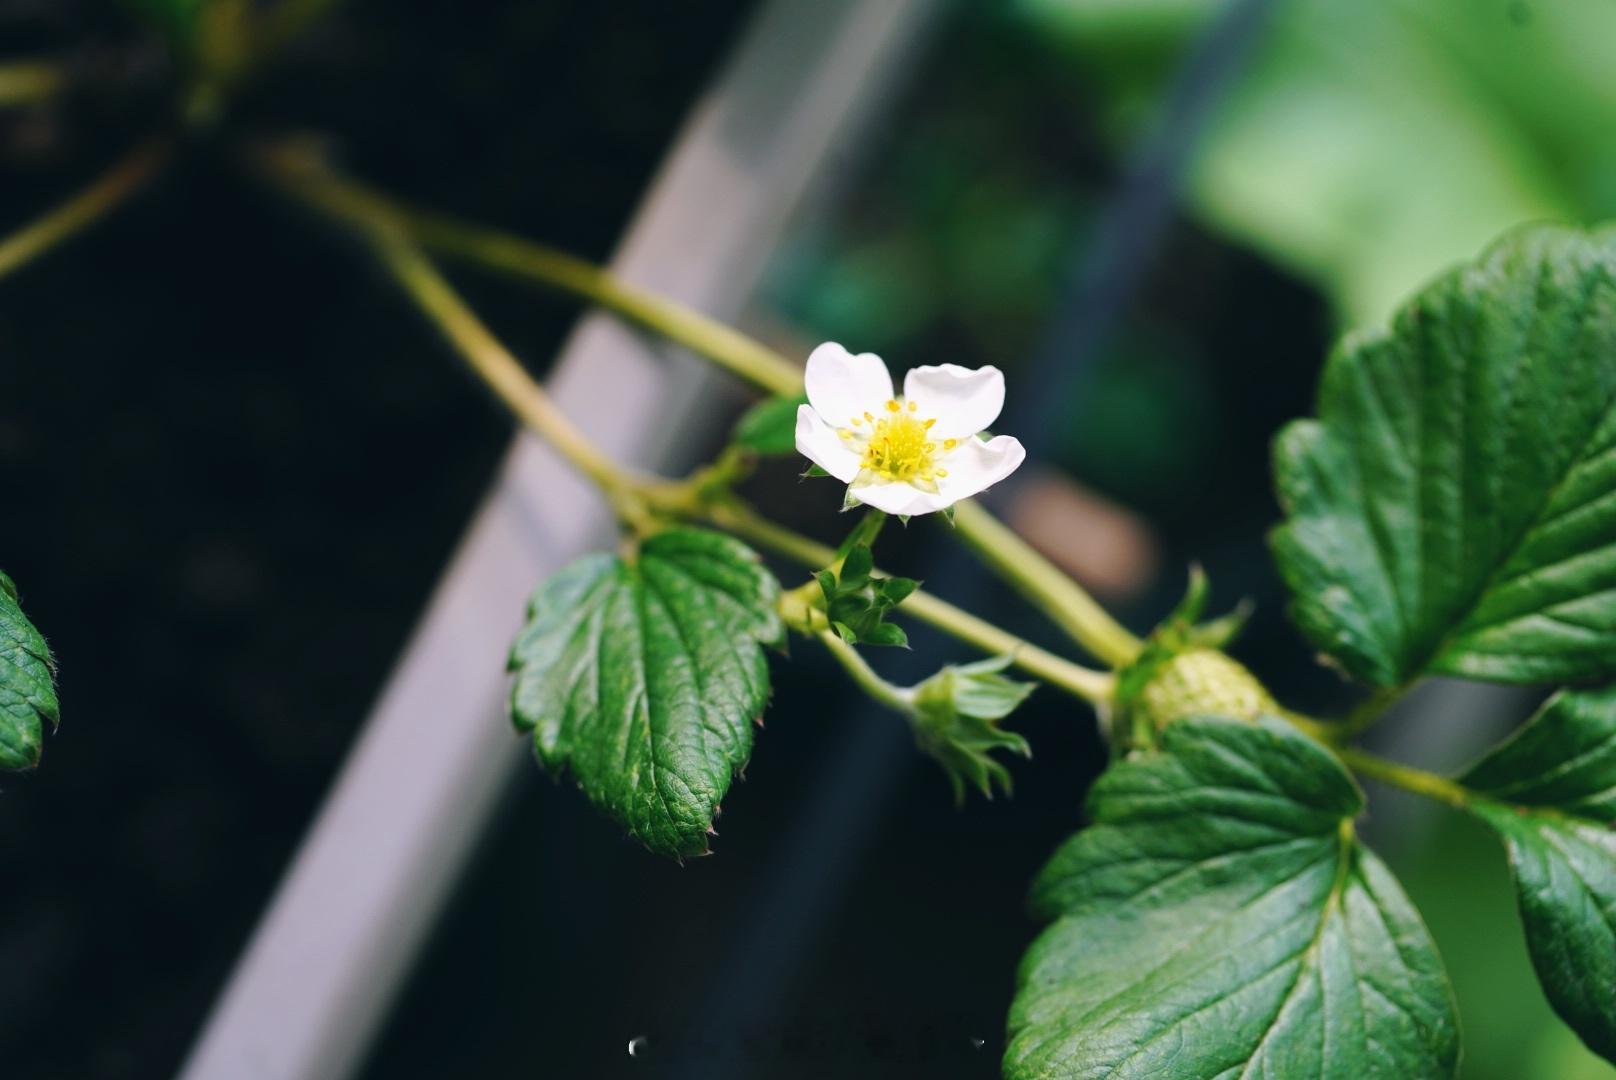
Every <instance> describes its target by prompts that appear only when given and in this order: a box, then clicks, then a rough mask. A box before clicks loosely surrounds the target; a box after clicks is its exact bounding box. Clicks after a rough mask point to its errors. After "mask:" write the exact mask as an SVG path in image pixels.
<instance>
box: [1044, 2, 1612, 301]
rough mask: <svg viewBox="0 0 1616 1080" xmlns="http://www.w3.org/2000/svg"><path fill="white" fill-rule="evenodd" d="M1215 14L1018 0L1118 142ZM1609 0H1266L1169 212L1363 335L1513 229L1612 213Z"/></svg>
mask: <svg viewBox="0 0 1616 1080" xmlns="http://www.w3.org/2000/svg"><path fill="white" fill-rule="evenodd" d="M1227 7H1228V5H1227V4H1226V3H1223V2H1221V0H1024V2H1023V3H1020V4H1018V5H1016V8H1017V11H1018V12H1021V13H1023V14H1024V15H1032V16H1034V17H1037V18H1039V19H1040V21H1041V24H1042V25H1043V26H1044V27H1045V28H1047V29H1048V30H1049V31H1051V32H1052V34H1051V36H1052V37H1058V39H1060V40H1064V41H1066V42H1069V43H1070V44H1071V45H1072V46H1073V47H1075V48H1076V49H1077V50H1079V51H1080V52H1081V53H1082V54H1083V55H1082V56H1081V57H1078V58H1076V59H1075V60H1073V61H1071V62H1072V63H1074V65H1075V66H1080V67H1081V70H1083V72H1084V74H1085V76H1086V78H1085V80H1084V87H1083V89H1084V93H1083V95H1082V96H1081V98H1080V99H1078V103H1077V104H1078V107H1080V108H1081V109H1082V111H1083V115H1085V116H1093V115H1094V114H1095V112H1096V110H1098V111H1099V113H1100V115H1101V117H1102V118H1104V117H1106V116H1109V118H1110V120H1111V121H1112V123H1111V125H1110V126H1111V127H1112V128H1113V130H1114V132H1115V134H1116V136H1117V140H1116V141H1117V145H1119V146H1126V145H1130V144H1131V143H1132V138H1130V137H1128V136H1129V134H1130V133H1132V132H1137V131H1140V130H1142V129H1143V128H1144V127H1146V126H1148V125H1149V123H1150V122H1151V121H1152V119H1153V118H1155V117H1157V116H1159V115H1160V111H1161V110H1160V107H1159V103H1160V102H1161V100H1162V96H1163V95H1164V94H1165V93H1166V92H1167V90H1168V88H1169V86H1170V85H1171V77H1172V76H1173V74H1174V73H1176V72H1178V71H1180V70H1182V68H1183V65H1184V62H1185V60H1186V56H1187V53H1188V51H1189V50H1191V49H1193V48H1194V46H1195V44H1196V43H1197V42H1198V41H1200V40H1202V38H1203V35H1204V33H1205V32H1206V31H1207V29H1208V27H1209V26H1210V25H1211V23H1212V21H1213V20H1215V19H1217V18H1218V17H1220V15H1221V14H1222V13H1224V12H1225V11H1226V10H1227ZM1613 38H1616V5H1612V4H1599V3H1594V4H1588V3H1578V2H1575V0H1570V2H1549V3H1529V2H1525V0H1523V2H1521V3H1508V2H1504V0H1500V2H1498V3H1495V4H1489V5H1485V6H1484V7H1478V6H1477V5H1473V4H1455V3H1453V2H1452V0H1398V2H1396V3H1371V4H1353V3H1341V2H1335V0H1301V2H1298V3H1287V4H1280V5H1276V6H1275V7H1274V8H1273V9H1272V11H1271V13H1270V14H1269V16H1268V17H1267V18H1265V19H1264V24H1263V32H1262V33H1261V34H1260V35H1258V39H1257V41H1256V42H1255V46H1254V48H1253V49H1252V51H1251V54H1250V55H1249V57H1248V58H1247V59H1246V61H1245V62H1243V63H1242V64H1241V65H1240V71H1239V72H1238V73H1237V74H1236V75H1235V76H1234V78H1233V79H1232V80H1231V83H1230V84H1229V87H1228V91H1227V92H1226V93H1222V94H1220V95H1218V97H1219V100H1218V102H1217V103H1216V104H1215V105H1214V106H1213V108H1212V110H1211V115H1210V116H1209V117H1208V123H1207V124H1206V127H1205V130H1204V131H1203V132H1202V134H1201V136H1200V139H1199V140H1198V148H1197V152H1196V154H1195V155H1194V159H1193V161H1192V162H1191V163H1190V167H1189V170H1188V174H1187V175H1186V176H1185V178H1184V179H1185V184H1184V188H1185V197H1186V203H1187V204H1188V205H1187V209H1188V211H1189V212H1190V213H1192V214H1194V215H1195V216H1196V217H1197V218H1198V220H1199V221H1200V222H1201V223H1202V224H1203V225H1205V226H1206V227H1208V228H1210V229H1212V230H1213V231H1215V232H1218V233H1220V234H1222V235H1224V236H1226V237H1229V238H1232V239H1233V240H1234V241H1235V242H1236V243H1237V245H1238V246H1240V247H1242V248H1246V249H1250V250H1255V251H1258V252H1261V253H1262V254H1263V255H1264V256H1266V257H1267V258H1269V259H1270V260H1272V261H1275V262H1277V263H1278V264H1280V265H1282V266H1284V267H1286V268H1287V269H1288V270H1290V271H1291V272H1292V273H1294V274H1296V275H1297V276H1300V277H1303V278H1305V279H1307V280H1310V281H1312V282H1314V283H1315V284H1317V285H1318V286H1320V287H1321V289H1322V290H1323V291H1324V292H1325V293H1326V295H1328V296H1329V297H1330V298H1331V299H1333V300H1334V302H1335V304H1336V309H1337V311H1338V312H1339V313H1340V315H1341V316H1342V317H1343V320H1344V321H1345V322H1347V323H1348V324H1355V323H1365V322H1376V323H1378V322H1380V321H1382V320H1384V319H1385V318H1386V317H1387V315H1388V314H1389V313H1390V312H1391V311H1392V310H1393V309H1394V307H1395V306H1396V304H1397V303H1398V302H1400V301H1401V300H1402V299H1403V298H1404V297H1406V296H1407V295H1408V294H1409V293H1410V292H1411V291H1412V290H1414V289H1415V288H1417V287H1418V286H1419V285H1420V284H1421V283H1422V282H1425V281H1427V280H1429V279H1430V278H1431V276H1432V275H1433V274H1435V273H1437V272H1439V271H1440V270H1441V269H1442V268H1443V267H1445V266H1448V265H1451V264H1452V263H1453V262H1454V261H1456V260H1458V259H1463V258H1467V257H1468V256H1469V255H1470V253H1472V252H1474V251H1476V250H1477V249H1478V248H1479V247H1480V246H1481V245H1483V244H1485V243H1486V242H1487V241H1488V240H1489V239H1490V238H1491V237H1494V236H1497V235H1498V234H1499V233H1500V232H1501V231H1503V230H1504V229H1507V228H1509V227H1511V226H1513V225H1516V224H1517V223H1519V222H1522V221H1599V220H1603V219H1605V218H1608V217H1610V216H1611V215H1612V214H1616V187H1613V186H1612V185H1610V184H1609V183H1608V182H1607V178H1608V177H1609V176H1611V175H1612V163H1613V161H1616V146H1613V145H1612V144H1611V140H1608V139H1590V138H1588V137H1587V132H1590V131H1609V130H1612V128H1613V127H1616V95H1612V94H1610V93H1609V89H1608V88H1609V78H1610V74H1609V66H1610V65H1609V58H1608V57H1607V56H1605V55H1603V54H1602V53H1601V51H1600V50H1598V49H1590V48H1588V47H1587V43H1588V42H1593V41H1597V42H1605V41H1610V40H1613Z"/></svg>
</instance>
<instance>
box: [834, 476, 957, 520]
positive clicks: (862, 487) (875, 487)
mask: <svg viewBox="0 0 1616 1080" xmlns="http://www.w3.org/2000/svg"><path fill="white" fill-rule="evenodd" d="M847 493H848V494H849V495H851V496H852V497H853V498H855V499H857V500H858V501H859V502H861V503H863V504H864V505H865V506H873V507H875V508H876V509H877V510H885V511H886V512H887V513H889V514H895V515H900V516H903V517H914V516H915V515H917V514H929V513H931V512H932V511H934V510H942V509H943V508H945V507H946V506H948V505H949V504H950V503H952V502H953V501H954V500H953V499H951V498H949V497H948V496H947V495H945V494H943V493H942V492H941V491H936V492H932V491H921V490H920V489H919V488H917V487H914V486H913V485H910V484H905V483H903V482H902V481H900V480H893V481H887V482H884V483H874V484H854V485H853V486H851V487H849V488H848V489H847Z"/></svg>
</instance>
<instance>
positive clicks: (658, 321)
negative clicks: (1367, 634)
mask: <svg viewBox="0 0 1616 1080" xmlns="http://www.w3.org/2000/svg"><path fill="white" fill-rule="evenodd" d="M260 164H261V165H264V166H267V167H268V168H269V169H270V170H271V171H272V172H273V173H274V174H275V175H276V177H277V178H278V179H279V180H280V181H281V183H283V184H291V185H293V186H295V187H296V188H297V189H300V194H302V195H303V197H304V198H306V199H309V200H310V201H314V202H316V203H318V204H320V205H322V206H324V207H325V208H326V209H328V210H329V211H331V212H332V213H335V214H337V215H339V216H342V217H345V218H349V219H355V220H365V221H372V222H377V221H385V222H387V223H389V224H391V225H392V226H394V227H396V228H397V229H399V230H402V231H404V232H406V233H408V234H409V235H410V236H412V237H414V238H415V239H416V240H417V241H419V242H420V243H421V244H423V245H424V246H427V247H430V248H433V249H435V250H438V251H441V252H443V253H445V254H448V255H453V256H457V257H461V258H465V259H468V260H472V261H475V262H477V263H479V264H481V265H484V266H487V267H489V268H491V269H495V270H499V271H503V272H505V273H509V274H513V275H516V276H518V277H522V278H525V279H528V280H531V281H536V282H538V283H540V284H543V285H545V286H548V287H550V288H554V289H557V290H560V291H562V292H566V293H570V294H572V295H576V296H580V297H582V298H584V299H586V300H589V301H591V302H593V303H595V304H598V305H600V306H601V307H603V308H605V309H607V310H608V311H611V312H613V313H615V314H617V315H619V316H621V317H622V318H624V319H626V320H628V321H629V322H632V323H634V324H635V325H638V326H641V327H644V328H646V329H648V330H652V331H655V332H656V333H658V334H660V335H661V336H663V337H665V338H667V339H668V340H670V341H673V342H676V343H677V344H680V345H683V346H685V347H686V348H688V349H690V350H691V351H692V352H695V353H697V354H699V355H701V356H704V357H706V358H707V359H708V360H711V361H713V362H714V363H716V364H718V365H719V366H720V367H723V368H725V369H727V370H728V371H730V372H731V373H733V374H735V375H737V376H739V377H741V378H742V379H745V380H747V381H748V382H750V383H752V384H754V385H755V386H758V387H760V388H762V389H764V390H767V391H770V392H772V393H776V394H796V393H800V392H801V391H802V369H801V368H800V367H799V366H798V365H796V364H793V363H791V362H790V361H789V360H787V359H786V358H785V357H783V356H781V355H780V354H779V353H777V352H775V351H774V350H772V349H770V348H768V347H767V346H765V345H762V344H761V343H759V342H757V341H754V340H753V339H751V338H749V337H747V336H746V335H744V334H741V333H739V332H738V331H736V330H734V329H731V328H730V327H728V326H725V325H724V324H722V323H720V322H717V321H716V320H713V319H710V318H708V317H707V316H705V315H703V314H701V313H700V312H697V311H693V310H691V309H690V308H687V307H684V306H683V305H681V304H676V303H674V302H673V301H670V300H667V299H665V298H663V297H659V296H656V295H654V294H652V293H649V292H645V291H643V290H641V289H636V288H634V287H633V286H631V285H628V284H626V283H624V282H622V281H619V280H618V279H616V278H614V277H613V276H612V275H611V274H610V273H608V272H607V271H606V270H604V269H602V268H600V267H597V266H594V265H592V264H590V263H587V262H585V261H583V260H581V259H577V258H574V257H572V256H570V255H566V254H564V253H562V252H559V251H556V250H554V249H552V248H547V247H544V246H542V245H539V244H534V243H531V242H529V241H526V240H522V239H520V238H518V237H513V236H509V235H506V234H503V233H500V232H497V231H494V230H491V229H485V228H480V227H476V226H472V225H467V224H464V223H461V222H458V221H454V220H451V219H449V218H446V217H442V216H438V215H433V214H426V213H422V212H419V211H417V210H414V209H412V208H410V207H408V206H405V205H403V204H401V203H399V202H396V201H395V200H393V199H391V198H389V197H387V196H385V195H382V194H380V193H378V192H376V191H373V190H371V189H369V188H367V187H364V186H363V185H360V184H357V183H354V182H352V181H350V180H348V179H346V178H343V177H340V176H337V175H336V174H335V173H333V172H331V171H330V170H329V169H328V168H326V167H325V166H324V165H323V163H321V162H320V161H319V160H318V159H317V158H313V157H310V156H308V155H304V154H300V153H297V152H296V150H295V149H291V148H288V147H286V146H284V145H283V146H281V147H279V148H271V149H270V150H268V151H267V152H265V153H263V154H261V156H260ZM955 530H956V531H957V532H958V533H959V535H960V537H961V539H963V540H964V541H965V542H966V543H967V544H969V545H971V547H972V548H973V549H975V550H976V551H977V552H978V553H980V554H981V555H983V557H984V558H985V559H986V561H987V562H988V565H989V566H991V567H992V568H993V569H994V571H995V572H996V573H998V574H1000V575H1002V576H1003V577H1005V578H1006V579H1007V580H1008V581H1010V582H1011V583H1012V584H1013V585H1015V586H1016V588H1017V589H1018V590H1019V591H1020V592H1021V593H1022V595H1023V596H1025V597H1026V598H1027V599H1028V600H1030V601H1031V602H1032V603H1033V604H1034V605H1036V606H1037V607H1039V608H1040V609H1042V610H1043V611H1044V612H1045V613H1046V614H1047V615H1049V616H1050V618H1051V619H1053V620H1054V622H1055V623H1056V625H1058V626H1060V627H1061V629H1063V630H1064V631H1065V632H1066V633H1067V634H1069V635H1070V636H1071V637H1072V638H1073V639H1074V640H1075V641H1077V642H1078V644H1080V645H1082V646H1083V647H1084V648H1085V649H1087V650H1089V652H1091V653H1093V654H1094V655H1095V656H1096V657H1098V658H1100V659H1101V660H1104V661H1105V662H1106V663H1108V664H1110V665H1112V666H1121V665H1123V664H1126V663H1128V662H1129V661H1131V660H1132V659H1133V658H1134V657H1135V656H1137V655H1138V653H1139V649H1140V647H1141V646H1140V642H1139V639H1138V638H1136V637H1134V635H1132V634H1131V633H1129V632H1128V631H1127V630H1126V629H1125V628H1124V627H1123V626H1122V625H1121V624H1119V623H1118V622H1117V621H1116V620H1114V619H1112V618H1111V616H1110V615H1108V614H1107V613H1106V612H1105V610H1104V609H1103V608H1102V607H1100V605H1099V604H1098V603H1096V602H1095V600H1094V599H1093V598H1092V597H1091V596H1089V594H1088V593H1087V592H1085V591H1084V590H1083V588H1082V587H1081V586H1079V585H1078V584H1077V583H1076V582H1075V581H1073V580H1072V579H1071V578H1070V577H1068V576H1067V575H1065V574H1063V573H1062V572H1061V571H1060V570H1059V569H1058V568H1057V567H1056V566H1055V565H1054V564H1053V563H1051V562H1050V561H1049V560H1048V559H1046V558H1044V556H1043V555H1041V554H1039V553H1038V552H1037V551H1036V550H1035V549H1034V548H1033V547H1032V546H1031V545H1030V544H1028V543H1027V542H1026V541H1025V540H1023V539H1022V538H1021V537H1020V536H1018V535H1016V533H1015V532H1013V531H1012V530H1010V529H1008V528H1006V527H1005V526H1004V525H1003V524H1001V523H1000V522H999V521H998V520H997V519H995V518H994V517H993V516H992V515H991V514H989V513H988V512H987V511H986V510H984V509H982V508H981V507H980V506H977V505H976V504H974V503H970V502H963V503H959V504H957V507H956V513H955Z"/></svg>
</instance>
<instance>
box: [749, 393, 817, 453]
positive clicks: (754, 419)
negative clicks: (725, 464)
mask: <svg viewBox="0 0 1616 1080" xmlns="http://www.w3.org/2000/svg"><path fill="white" fill-rule="evenodd" d="M807 403H808V395H806V394H798V395H796V396H795V397H784V396H781V397H772V398H768V399H766V400H764V401H760V402H758V403H757V404H756V405H754V406H752V407H751V408H750V409H748V410H746V412H745V413H743V414H742V415H741V418H740V420H738V421H736V423H735V431H734V433H733V434H732V435H731V436H730V441H731V442H733V443H735V445H737V446H743V447H745V448H746V449H748V450H751V451H752V452H753V453H756V454H790V453H792V452H794V451H795V450H796V449H797V407H798V406H799V405H806V404H807Z"/></svg>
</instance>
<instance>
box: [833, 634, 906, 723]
mask: <svg viewBox="0 0 1616 1080" xmlns="http://www.w3.org/2000/svg"><path fill="white" fill-rule="evenodd" d="M819 640H820V643H821V644H823V645H824V646H825V648H827V649H829V650H830V654H831V655H832V656H834V657H835V658H836V661H837V663H839V664H841V665H842V667H843V668H845V669H846V671H847V673H848V675H849V676H851V677H852V679H853V681H854V682H855V683H857V684H858V687H859V689H860V690H863V691H864V692H865V693H866V694H868V695H869V696H870V697H871V698H872V699H873V700H875V701H876V702H878V703H879V704H882V705H885V706H886V707H887V708H889V709H893V710H895V711H897V712H900V713H903V714H904V715H905V716H913V715H914V711H915V705H914V700H913V698H914V695H913V694H912V693H910V692H909V691H908V690H906V689H905V688H903V687H901V686H897V685H895V684H893V683H889V682H887V681H886V680H885V679H883V678H882V677H881V676H880V675H879V674H878V673H877V672H876V670H875V669H874V668H872V667H871V666H870V664H869V662H868V661H867V660H865V659H864V656H863V654H862V653H860V652H859V651H858V650H857V649H855V648H854V647H853V646H851V645H849V644H848V643H847V642H845V641H843V640H842V639H841V638H839V637H837V636H836V634H835V633H834V632H832V631H830V630H821V631H820V632H819Z"/></svg>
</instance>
